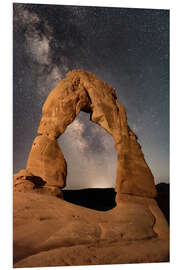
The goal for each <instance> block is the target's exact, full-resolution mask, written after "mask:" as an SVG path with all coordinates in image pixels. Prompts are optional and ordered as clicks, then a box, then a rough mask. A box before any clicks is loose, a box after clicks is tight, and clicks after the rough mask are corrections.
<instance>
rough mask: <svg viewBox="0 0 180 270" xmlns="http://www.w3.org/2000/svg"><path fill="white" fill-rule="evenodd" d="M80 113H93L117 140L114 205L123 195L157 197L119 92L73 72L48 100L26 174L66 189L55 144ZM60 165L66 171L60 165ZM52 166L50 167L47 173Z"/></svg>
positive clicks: (151, 177) (62, 167) (91, 116)
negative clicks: (118, 95)
mask: <svg viewBox="0 0 180 270" xmlns="http://www.w3.org/2000/svg"><path fill="white" fill-rule="evenodd" d="M80 111H84V112H87V113H90V120H91V121H93V122H95V123H97V124H98V125H100V126H101V127H103V128H104V129H105V130H106V131H107V132H109V133H110V134H111V135H112V136H113V138H114V143H115V147H116V149H117V151H118V159H117V175H116V192H117V196H116V201H117V202H118V201H119V200H120V197H121V196H120V195H121V194H124V193H126V194H133V195H137V196H145V197H151V198H152V197H155V196H156V189H155V185H154V178H153V175H152V173H151V171H150V169H149V167H148V165H147V163H146V162H145V159H144V155H143V153H142V151H141V147H140V145H139V144H138V142H137V137H136V135H135V134H134V133H133V131H132V130H131V129H130V128H129V126H128V122H127V117H126V111H125V108H124V107H123V105H121V104H120V102H119V101H118V100H117V96H116V92H115V90H114V89H113V88H112V87H111V86H110V85H109V84H108V83H106V82H104V81H102V80H100V79H98V78H97V77H96V76H95V75H94V74H92V73H90V72H87V71H83V70H73V71H71V72H69V73H68V74H67V75H66V77H65V78H64V79H63V80H61V81H60V82H59V83H58V84H57V86H56V87H55V88H54V89H53V90H52V91H51V92H50V94H49V95H48V97H47V99H46V101H45V103H44V105H43V108H42V118H41V121H40V125H39V128H38V133H39V134H40V135H41V136H38V145H39V148H38V146H37V145H36V147H35V146H34V145H33V146H32V149H31V152H30V154H29V158H28V162H27V169H28V170H29V171H30V172H31V173H32V174H34V175H36V176H40V177H42V178H43V179H44V180H45V181H46V182H47V184H48V185H52V183H53V185H54V183H56V185H57V186H59V187H60V188H61V187H64V186H65V184H66V183H65V181H66V173H67V172H66V171H67V169H66V161H65V159H64V156H63V154H62V152H61V150H60V148H59V146H58V144H56V143H55V142H56V139H57V138H58V137H59V136H60V135H61V134H62V133H64V131H65V130H66V128H67V126H68V125H69V124H71V123H72V122H73V120H74V119H75V117H76V116H77V115H78V114H79V113H80ZM45 138H46V139H45ZM35 140H36V139H35ZM44 141H46V143H45V144H44ZM53 142H54V143H53ZM51 145H53V147H51ZM51 148H52V151H51ZM47 149H48V151H47ZM50 153H51V154H50ZM53 153H54V154H53ZM53 159H54V160H56V166H55V168H54V171H53V167H52V164H53V162H50V160H53ZM61 163H62V164H63V166H62V165H57V164H61ZM49 164H51V167H50V169H49V170H48V168H49V167H48V166H49ZM52 175H53V177H52ZM54 177H55V178H56V179H54ZM52 178H53V180H52Z"/></svg>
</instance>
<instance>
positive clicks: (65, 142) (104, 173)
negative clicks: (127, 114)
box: [58, 111, 117, 211]
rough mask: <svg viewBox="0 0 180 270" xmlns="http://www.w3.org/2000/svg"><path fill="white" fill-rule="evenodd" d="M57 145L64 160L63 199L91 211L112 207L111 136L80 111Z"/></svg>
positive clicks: (113, 151) (114, 152) (113, 169)
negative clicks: (65, 176) (64, 182)
mask: <svg viewBox="0 0 180 270" xmlns="http://www.w3.org/2000/svg"><path fill="white" fill-rule="evenodd" d="M58 143H59V144H60V146H61V149H62V151H63V154H64V157H65V159H66V161H67V171H68V173H67V179H66V187H65V188H64V189H63V194H64V199H65V200H67V201H69V202H72V203H75V204H79V205H81V206H85V207H88V208H92V209H95V210H102V211H105V210H109V209H111V208H113V207H114V206H115V205H116V204H115V190H114V189H115V182H116V164H117V150H116V149H115V148H114V140H113V137H112V136H111V135H110V134H108V132H107V131H105V130H104V129H103V128H102V127H101V126H99V125H97V124H95V123H94V122H92V121H90V114H89V113H85V112H82V111H81V112H80V113H79V115H78V116H77V117H76V118H75V119H74V121H73V122H72V123H71V124H70V125H69V126H68V127H67V129H66V131H65V132H64V133H63V134H62V135H61V136H60V137H59V139H58Z"/></svg>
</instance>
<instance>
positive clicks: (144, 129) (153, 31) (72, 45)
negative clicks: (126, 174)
mask: <svg viewBox="0 0 180 270" xmlns="http://www.w3.org/2000/svg"><path fill="white" fill-rule="evenodd" d="M72 69H84V70H87V71H91V72H93V73H94V74H95V75H96V76H97V77H99V78H101V79H102V80H104V81H106V82H108V83H109V84H110V85H112V87H113V88H114V89H115V90H116V93H117V97H118V100H119V101H120V102H121V103H122V104H123V105H124V106H125V108H126V110H127V116H128V122H129V125H130V127H131V128H132V129H133V130H134V132H135V133H136V134H137V136H138V139H139V142H140V144H141V146H142V150H143V152H144V154H145V159H146V161H147V163H148V164H149V166H150V168H151V170H152V172H153V174H154V176H155V181H156V182H159V181H169V11H168V10H152V9H127V8H105V7H76V6H61V5H37V4H14V5H13V95H14V97H13V98H14V108H13V127H14V130H13V133H14V136H13V138H14V172H17V171H18V170H20V169H23V168H25V165H26V160H27V157H28V153H29V151H30V149H31V144H32V141H33V139H34V138H35V136H36V135H37V128H38V124H39V121H40V118H41V107H42V105H43V103H44V101H45V99H46V97H47V95H48V93H49V92H50V90H51V89H53V87H54V86H55V85H56V84H57V83H58V82H59V81H60V80H61V79H62V78H64V76H65V74H66V73H67V72H68V71H70V70H72ZM88 119H89V115H88V114H85V113H80V115H79V116H78V117H77V118H76V120H75V121H74V122H73V123H72V124H71V125H70V126H69V127H68V128H67V130H66V132H65V133H64V134H63V135H62V136H61V137H60V138H59V143H60V145H61V148H62V150H63V152H64V155H65V158H66V160H67V161H68V165H69V167H68V187H71V188H81V187H88V186H89V187H105V186H114V184H115V174H116V172H115V171H116V150H115V149H114V146H113V139H112V138H111V136H110V135H109V134H107V132H105V131H104V130H103V129H102V128H100V127H99V126H97V125H96V124H94V123H91V122H90V121H89V120H88Z"/></svg>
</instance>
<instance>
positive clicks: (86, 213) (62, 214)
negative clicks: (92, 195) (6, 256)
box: [13, 191, 169, 268]
mask: <svg viewBox="0 0 180 270" xmlns="http://www.w3.org/2000/svg"><path fill="white" fill-rule="evenodd" d="M13 199H14V205H13V207H14V210H13V215H14V218H13V223H14V224H13V229H14V232H13V240H14V241H13V255H14V267H19V268H20V267H41V266H42V267H45V266H66V265H98V264H121V263H140V262H167V261H168V260H169V229H168V225H167V222H166V220H165V218H164V216H163V214H162V212H161V210H160V209H159V207H158V206H157V204H156V202H155V201H154V200H152V202H150V203H149V202H145V203H143V204H142V203H139V202H134V201H132V200H131V197H130V199H129V198H127V199H126V200H122V202H121V203H120V204H119V205H118V206H116V207H115V208H113V209H112V210H108V211H106V212H102V211H95V210H92V209H88V208H85V207H81V206H78V205H75V204H71V203H69V202H66V201H64V200H62V199H59V198H56V197H53V196H48V195H42V194H35V193H28V192H27V193H25V192H18V191H14V195H13Z"/></svg>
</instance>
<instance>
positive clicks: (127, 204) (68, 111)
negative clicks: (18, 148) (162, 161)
mask: <svg viewBox="0 0 180 270" xmlns="http://www.w3.org/2000/svg"><path fill="white" fill-rule="evenodd" d="M80 111H84V112H87V113H89V114H90V120H91V121H93V122H95V123H97V124H98V125H100V126H101V127H103V128H104V129H105V130H106V131H107V132H109V133H110V134H111V135H112V136H113V138H114V144H115V147H116V149H117V152H118V158H117V175H116V203H117V205H116V207H114V208H113V209H112V210H109V211H105V212H100V211H95V210H92V209H88V208H85V207H82V206H77V205H75V204H72V203H69V202H67V201H65V200H59V199H57V198H56V197H55V196H58V197H61V198H62V191H61V189H62V188H63V187H65V185H66V175H67V165H66V161H65V159H64V156H63V153H62V151H61V150H60V147H59V145H58V143H57V138H58V137H59V136H60V135H61V134H62V133H63V132H64V131H65V130H66V128H67V126H68V125H69V124H70V123H71V122H72V121H73V120H74V119H75V117H76V116H77V115H78V114H79V112H80ZM38 133H39V136H37V137H36V138H35V140H34V142H33V145H32V149H31V151H30V154H29V157H28V161H27V167H26V170H22V171H20V172H19V173H18V174H16V175H14V191H15V192H14V196H13V198H14V204H13V209H14V211H13V214H14V218H13V221H14V226H13V229H14V232H13V241H14V246H13V253H14V267H38V266H39V267H46V266H65V265H93V264H94V265H98V264H117V263H118V264H119V263H137V262H162V261H163V262H164V261H168V260H169V228H168V224H167V222H166V220H165V218H164V216H163V213H162V212H161V210H160V209H159V207H158V205H157V203H156V201H155V200H154V197H155V196H156V188H155V185H154V178H153V175H152V173H151V171H150V169H149V167H148V165H147V164H146V162H145V159H144V155H143V153H142V150H141V147H140V145H139V144H138V142H137V137H136V135H135V134H134V133H133V131H132V130H131V129H130V127H129V126H128V122H127V117H126V111H125V109H124V107H123V106H122V105H121V104H120V103H119V101H117V97H116V93H115V91H114V89H113V88H112V87H111V86H110V85H108V84H107V83H105V82H103V81H102V80H100V79H98V78H96V77H95V76H94V75H93V74H91V73H89V72H85V71H82V70H74V71H72V72H70V73H68V74H67V76H66V78H65V79H63V80H62V81H60V82H59V84H58V85H57V86H56V87H55V89H53V90H52V91H51V92H50V94H49V96H48V97H47V100H46V102H45V104H44V106H43V108H42V118H41V122H40V125H39V128H38ZM22 190H23V191H25V192H26V191H27V192H26V193H24V192H16V191H22ZM29 191H31V192H29ZM32 191H33V192H35V193H36V194H33V193H32ZM42 194H43V195H42ZM44 194H46V195H47V194H48V195H49V194H50V195H55V196H44Z"/></svg>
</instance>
